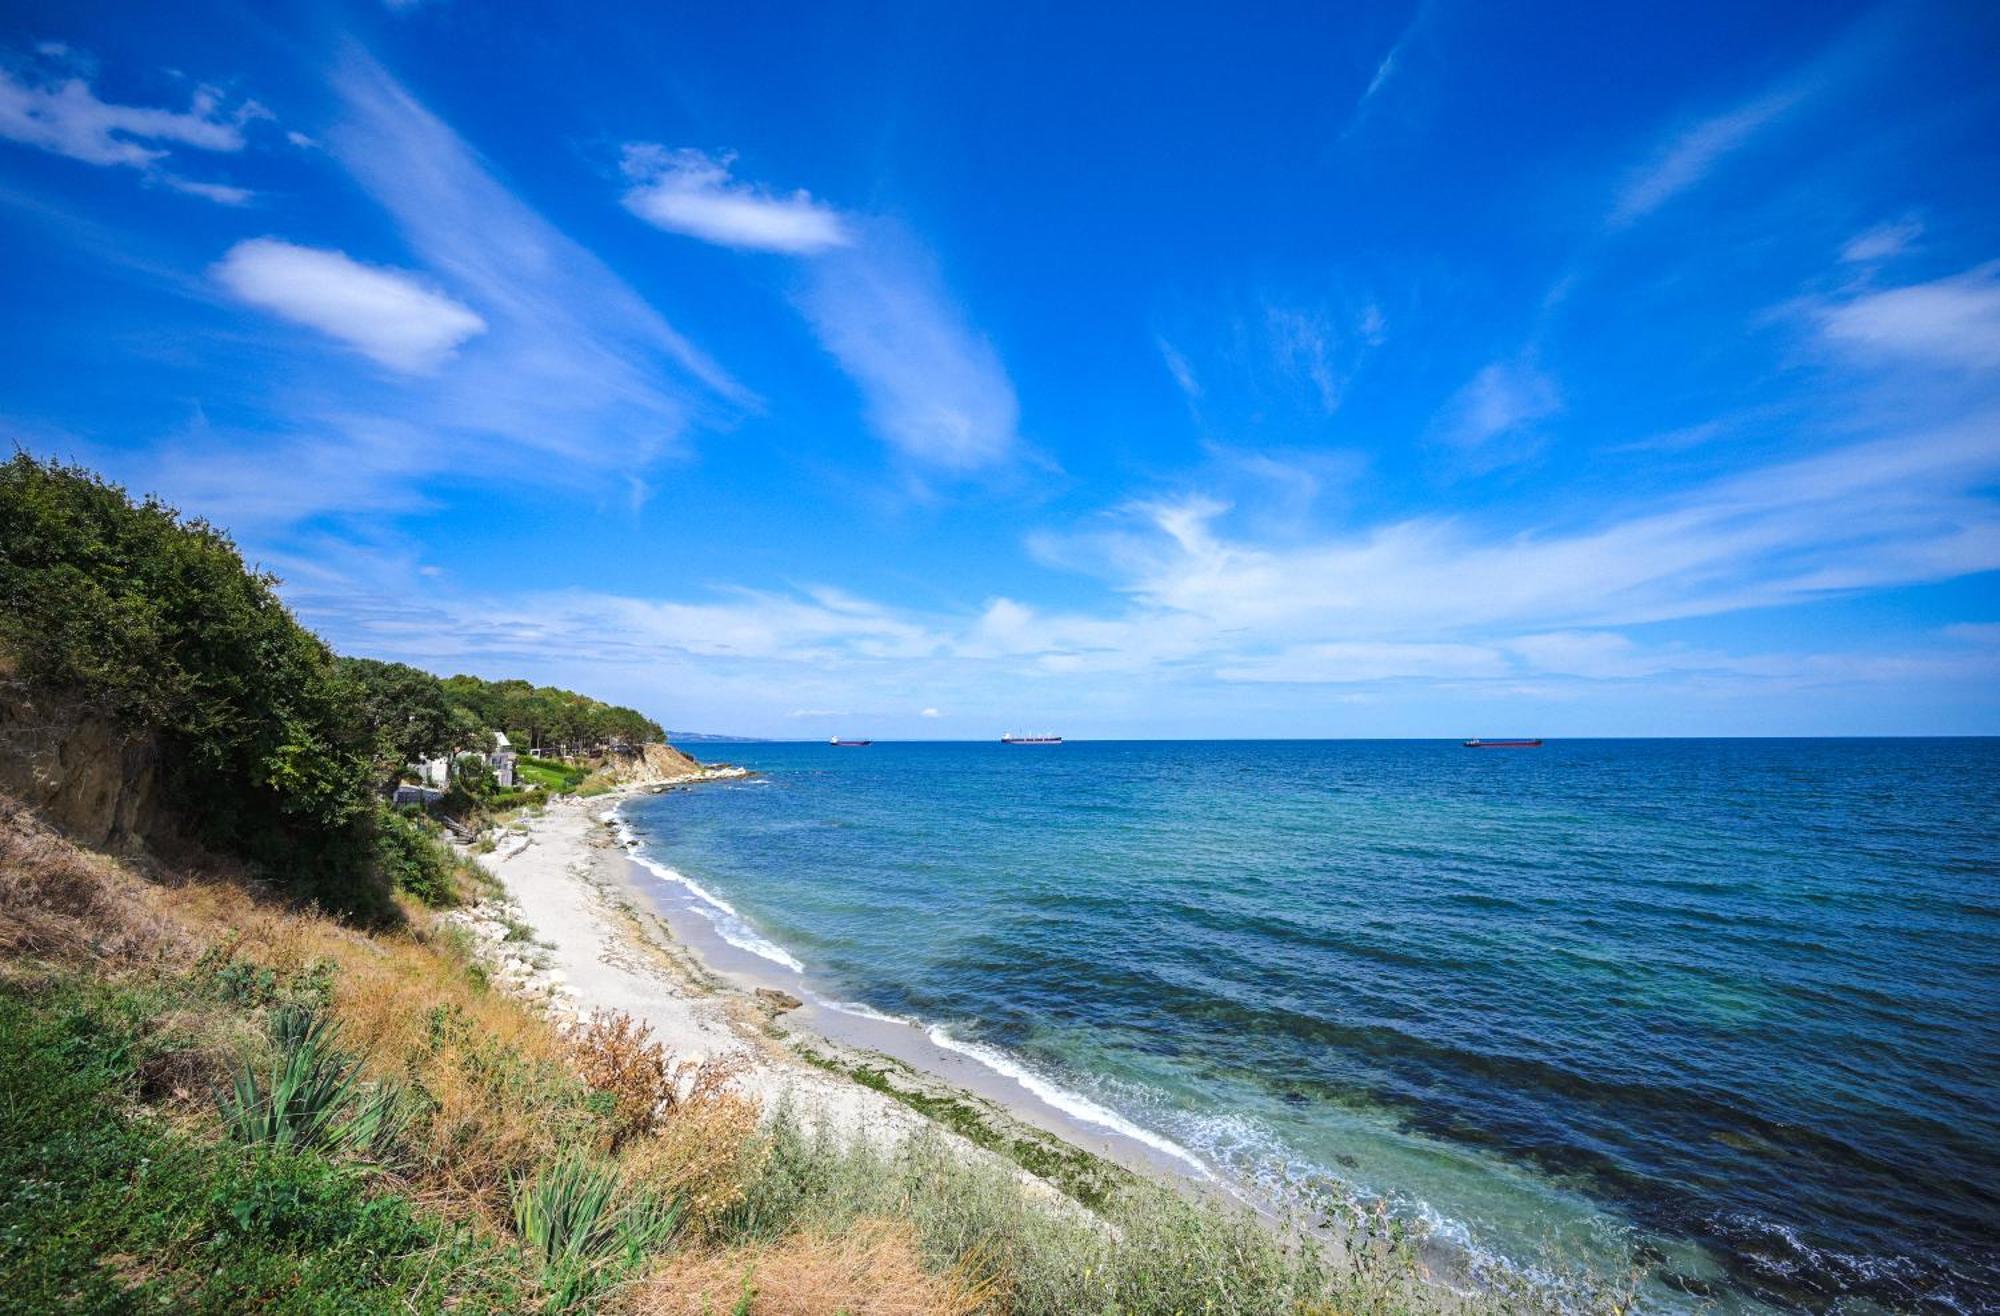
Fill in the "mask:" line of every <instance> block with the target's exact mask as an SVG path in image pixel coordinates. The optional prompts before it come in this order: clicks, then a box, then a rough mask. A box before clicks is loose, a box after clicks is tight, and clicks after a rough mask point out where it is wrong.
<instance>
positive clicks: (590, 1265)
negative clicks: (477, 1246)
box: [512, 1154, 681, 1310]
mask: <svg viewBox="0 0 2000 1316" xmlns="http://www.w3.org/2000/svg"><path fill="white" fill-rule="evenodd" d="M621 1187H622V1185H621V1183H620V1180H619V1175H618V1171H617V1169H616V1168H615V1167H613V1166H611V1165H609V1164H605V1163H601V1162H597V1161H594V1160H591V1159H589V1158H587V1157H584V1156H581V1155H576V1154H572V1155H568V1156H564V1157H561V1158H559V1159H557V1160H556V1161H554V1162H552V1163H550V1164H548V1165H546V1166H544V1167H543V1168H542V1169H541V1171H540V1172H539V1173H537V1174H536V1175H534V1176H533V1177H532V1178H517V1179H516V1180H515V1181H514V1182H513V1184H512V1195H513V1199H514V1228H515V1230H516V1231H517V1232H518V1233H519V1234H520V1236H521V1241H522V1242H524V1243H526V1244H527V1245H528V1246H529V1247H530V1248H531V1249H533V1250H534V1252H535V1254H536V1255H537V1256H538V1257H540V1258H541V1261H542V1264H543V1266H544V1267H545V1269H546V1272H547V1276H548V1287H549V1289H550V1292H551V1294H552V1297H553V1300H554V1305H555V1306H556V1307H557V1308H558V1309H559V1310H566V1309H568V1308H569V1307H572V1306H574V1305H575V1304H577V1303H578V1302H579V1301H581V1300H583V1299H585V1298H587V1297H589V1296H590V1295H592V1294H594V1293H596V1292H598V1291H599V1290H601V1289H602V1288H604V1287H605V1285H607V1284H609V1283H611V1282H612V1281H613V1280H615V1279H617V1278H618V1277H619V1276H620V1275H622V1274H624V1273H625V1272H627V1271H629V1270H631V1269H632V1268H634V1267H636V1266H638V1265H639V1264H640V1263H641V1262H643V1261H644V1260H645V1259H646V1258H647V1256H648V1255H650V1254H651V1253H652V1252H653V1251H654V1249H656V1248H658V1247H659V1246H661V1245H662V1244H663V1243H665V1241H666V1240H667V1239H668V1238H670V1237H671V1236H672V1235H673V1232H674V1228H675V1226H676V1225H677V1224H678V1223H679V1221H680V1210H681V1208H680V1204H679V1203H678V1202H675V1201H666V1202H662V1201H661V1200H660V1199H658V1198H655V1197H652V1196H649V1195H641V1196H626V1195H624V1194H622V1193H621V1191H620V1189H621Z"/></svg>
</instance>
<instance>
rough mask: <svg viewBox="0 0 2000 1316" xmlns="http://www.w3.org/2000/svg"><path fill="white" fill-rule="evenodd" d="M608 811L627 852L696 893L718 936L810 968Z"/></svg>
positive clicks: (800, 969)
mask: <svg viewBox="0 0 2000 1316" xmlns="http://www.w3.org/2000/svg"><path fill="white" fill-rule="evenodd" d="M606 812H607V813H609V814H611V815H612V816H611V817H609V818H607V819H606V821H608V822H609V823H610V824H611V827H612V834H613V835H615V836H616V837H617V838H618V843H619V845H620V846H622V847H623V848H624V850H625V853H626V856H627V857H628V858H629V859H631V860H632V862H633V863H635V864H637V865H639V866H640V867H641V868H643V869H645V870H646V871H647V872H649V873H651V874H652V875H653V876H655V877H657V878H659V879H660V880H661V881H663V882H670V883H672V884H673V885H675V886H678V887H680V888H681V889H682V890H684V891H686V892H687V893H688V894H690V895H692V896H693V897H694V902H693V904H692V906H691V907H692V908H693V910H694V912H695V913H697V914H699V915H701V916H702V917H703V918H705V919H707V920H708V922H709V925H710V926H711V927H713V928H714V929H715V933H716V935H717V936H719V937H721V938H722V939H723V940H724V941H726V942H728V943H729V944H730V945H732V946H734V947H736V949H738V950H743V951H748V952H750V953H751V954H752V955H755V956H757V957H759V958H760V959H766V960H769V961H770V962H771V963H773V964H780V965H783V966H784V967H785V968H787V969H790V970H791V971H792V972H793V973H804V972H805V971H806V966H805V965H804V964H802V963H800V962H799V959H798V957H797V956H795V955H793V954H792V953H791V952H790V951H788V950H786V949H785V948H784V947H783V946H780V945H779V944H778V943H777V942H775V941H772V940H771V939H770V938H769V937H766V936H764V935H762V934H761V933H759V932H758V931H757V930H756V929H755V928H753V927H751V926H750V924H749V922H748V921H747V920H745V919H744V917H743V916H742V915H741V914H739V913H737V912H736V907H735V906H734V905H732V904H730V903H729V902H728V901H727V900H724V899H723V898H722V897H721V896H718V895H716V894H715V893H714V892H713V891H710V890H709V889H708V888H707V887H705V886H703V885H702V884H701V883H699V882H697V881H695V880H694V879H693V878H691V877H689V876H688V875H687V874H686V873H683V872H681V871H680V870H679V869H677V868H670V867H668V866H667V865H666V864H663V863H661V862H660V861H659V860H657V859H654V858H652V857H651V856H650V855H648V854H646V852H645V848H644V847H643V846H642V845H641V844H640V842H639V838H638V836H637V835H636V834H634V833H633V831H632V829H631V828H630V827H629V826H627V825H626V823H625V820H624V819H623V818H619V817H617V816H616V813H617V810H615V809H612V810H607V811H606ZM600 816H602V815H600Z"/></svg>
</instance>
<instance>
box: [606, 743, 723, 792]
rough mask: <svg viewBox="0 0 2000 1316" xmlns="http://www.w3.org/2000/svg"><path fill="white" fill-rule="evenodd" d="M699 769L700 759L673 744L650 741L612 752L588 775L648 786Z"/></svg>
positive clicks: (683, 777)
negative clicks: (601, 765) (689, 755)
mask: <svg viewBox="0 0 2000 1316" xmlns="http://www.w3.org/2000/svg"><path fill="white" fill-rule="evenodd" d="M701 771H702V765H701V764H700V763H699V762H697V761H696V760H694V759H692V758H690V757H688V756H687V755H686V754H683V753H681V752H680V751H679V750H677V749H675V748H674V747H673V746H672V745H660V744H652V745H640V746H638V747H637V748H635V749H630V750H625V751H623V752H619V753H614V754H612V755H611V756H610V757H609V758H608V759H606V760H605V762H604V766H603V767H601V768H599V769H598V770H597V771H596V772H594V773H592V774H591V777H592V780H594V781H599V782H602V783H604V784H605V785H608V786H650V785H653V784H655V783H659V782H670V781H684V780H686V779H687V778H689V777H693V776H696V775H698V774H699V773H700V772H701Z"/></svg>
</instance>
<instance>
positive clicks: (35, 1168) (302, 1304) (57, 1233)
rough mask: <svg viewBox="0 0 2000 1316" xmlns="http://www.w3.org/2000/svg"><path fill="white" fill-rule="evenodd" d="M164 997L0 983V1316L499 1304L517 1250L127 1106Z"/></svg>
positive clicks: (291, 1157)
mask: <svg viewBox="0 0 2000 1316" xmlns="http://www.w3.org/2000/svg"><path fill="white" fill-rule="evenodd" d="M161 1005H162V1002H161V1001H159V1000H158V999H151V1000H149V999H147V998H145V997H141V996H135V995H129V994H128V995H124V996H119V995H115V994H111V993H106V992H102V991H82V990H57V991H49V990H47V989H44V990H43V991H41V992H39V993H38V994H37V995H36V997H35V998H34V999H33V1000H30V999H26V998H24V997H23V996H21V995H20V994H18V993H17V992H16V991H15V990H13V989H11V988H7V989H0V1313H17V1312H18V1313H29V1312H58V1311H59V1312H63V1313H66V1314H67V1316H86V1314H89V1313H110V1312H134V1311H158V1312H167V1311H171V1312H190V1313H223V1312H242V1311H259V1312H272V1313H327V1314H328V1316H331V1313H335V1312H343V1313H344V1312H381V1313H385V1314H386V1313H400V1312H411V1311H416V1312H442V1311H445V1310H452V1311H457V1312H503V1311H519V1310H522V1309H523V1308H524V1307H528V1306H532V1305H533V1300H532V1296H531V1294H532V1290H531V1289H530V1288H528V1287H526V1286H525V1285H524V1282H523V1275H524V1274H525V1273H526V1272H525V1271H524V1269H523V1266H522V1264H521V1259H520V1257H519V1256H518V1254H517V1253H516V1252H514V1251H513V1250H512V1249H506V1248H502V1247H500V1246H498V1245H497V1244H494V1243H492V1242H490V1241H486V1240H482V1239H480V1238H477V1237H475V1236H474V1235H473V1234H472V1233H471V1232H470V1231H469V1230H467V1229H464V1228H460V1227H454V1226H451V1225H448V1224H446V1223H444V1222H442V1221H440V1220H438V1219H436V1218H434V1217H431V1216H429V1215H426V1214H425V1213H423V1212H421V1211H418V1210H416V1209H415V1208H413V1207H412V1206H411V1205H410V1204H409V1203H408V1202H407V1201H405V1200H403V1199H401V1198H398V1197H395V1196H392V1195H389V1194H385V1193H378V1192H373V1191H371V1190H370V1187H369V1180H368V1178H367V1177H366V1175H365V1174H364V1172H362V1171H360V1170H358V1169H356V1168H354V1167H351V1166H346V1165H342V1164H340V1163H337V1162H334V1161H330V1160H328V1159H326V1158H325V1157H323V1156H321V1155H319V1154H317V1153H314V1152H310V1151H298V1150H288V1149H279V1148H271V1147H265V1146H259V1147H245V1146H240V1145H238V1144H236V1143H233V1142H228V1141H209V1140H204V1139H200V1138H196V1137H193V1136H190V1135H189V1134H186V1133H183V1132H179V1131H176V1130H175V1129H173V1128H170V1127H169V1126H168V1125H167V1124H166V1123H165V1122H163V1121H161V1120H159V1119H158V1118H156V1117H154V1116H151V1115H149V1114H147V1113H145V1112H144V1111H143V1109H142V1108H135V1101H134V1098H135V1096H136V1087H137V1084H136V1079H135V1073H134V1064H133V1058H134V1056H135V1055H136V1054H138V1053H139V1051H140V1049H141V1041H140V1039H141V1035H142V1031H143V1026H144V1024H145V1023H146V1020H147V1019H148V1017H149V1016H151V1015H153V1014H155V1013H156V1012H157V1010H158V1009H159V1008H160V1007H161Z"/></svg>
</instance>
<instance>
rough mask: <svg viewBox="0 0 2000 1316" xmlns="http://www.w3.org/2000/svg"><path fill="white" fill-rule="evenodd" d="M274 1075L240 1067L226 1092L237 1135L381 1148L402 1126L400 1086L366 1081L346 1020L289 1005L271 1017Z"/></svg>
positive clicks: (227, 1116) (269, 1142) (225, 1109)
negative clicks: (346, 1034) (347, 1047)
mask: <svg viewBox="0 0 2000 1316" xmlns="http://www.w3.org/2000/svg"><path fill="white" fill-rule="evenodd" d="M271 1039H272V1042H273V1045H274V1049H275V1051H276V1056H275V1058H274V1059H273V1060H272V1062H271V1069H270V1072H269V1074H263V1073H260V1072H259V1071H258V1070H257V1068H256V1067H255V1066H254V1065H251V1064H249V1063H247V1062H246V1063H245V1064H243V1065H240V1066H238V1068H237V1070H236V1074H235V1079H234V1082H233V1083H232V1085H231V1089H230V1091H228V1092H226V1093H223V1094H222V1097H221V1104H222V1116H223V1121H224V1123H225V1124H226V1125H227V1127H228V1129H229V1135H230V1136H231V1137H232V1138H234V1139H235V1140H236V1141H238V1142H242V1143H248V1144H250V1145H252V1146H270V1147H285V1148H294V1149H307V1148H310V1149H313V1150H316V1151H324V1152H335V1153H338V1152H363V1153H368V1152H379V1151H381V1150H382V1149H383V1148H385V1147H386V1146H387V1145H388V1143H389V1142H390V1141H391V1140H392V1139H393V1138H394V1137H395V1136H396V1134H397V1133H398V1132H399V1131H400V1130H401V1125H402V1121H401V1118H400V1113H399V1111H400V1103H399V1102H398V1101H397V1099H396V1092H395V1090H394V1089H393V1088H390V1087H387V1086H385V1085H381V1084H367V1083H363V1082H361V1081H360V1078H359V1074H360V1070H361V1061H360V1059H359V1057H356V1056H352V1055H349V1054H348V1053H347V1052H345V1051H342V1050H341V1049H340V1047H339V1039H340V1030H339V1027H338V1026H337V1025H336V1024H334V1023H332V1022H331V1021H330V1020H327V1019H325V1018H323V1017H322V1016H320V1015H318V1014H315V1013H314V1012H312V1011H310V1010H304V1009H300V1008H297V1007H287V1008H285V1009H283V1010H280V1011H279V1012H278V1013H277V1015H276V1016H274V1017H273V1019H272V1021H271Z"/></svg>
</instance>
